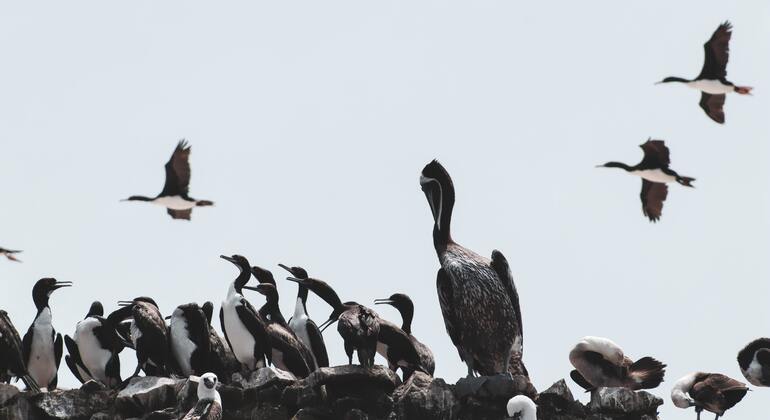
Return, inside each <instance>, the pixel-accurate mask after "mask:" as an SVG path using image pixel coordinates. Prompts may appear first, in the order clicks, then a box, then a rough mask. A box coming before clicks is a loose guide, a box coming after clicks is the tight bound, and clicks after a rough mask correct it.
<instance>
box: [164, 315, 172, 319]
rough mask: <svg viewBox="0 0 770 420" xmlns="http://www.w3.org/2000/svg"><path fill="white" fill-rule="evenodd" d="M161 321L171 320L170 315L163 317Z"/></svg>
mask: <svg viewBox="0 0 770 420" xmlns="http://www.w3.org/2000/svg"><path fill="white" fill-rule="evenodd" d="M163 319H171V315H168V316H164V317H163Z"/></svg>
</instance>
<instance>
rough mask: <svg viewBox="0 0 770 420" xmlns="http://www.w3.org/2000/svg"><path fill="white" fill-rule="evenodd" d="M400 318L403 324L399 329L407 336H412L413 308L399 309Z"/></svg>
mask: <svg viewBox="0 0 770 420" xmlns="http://www.w3.org/2000/svg"><path fill="white" fill-rule="evenodd" d="M400 311H401V318H402V319H403V323H402V324H401V329H402V330H404V332H405V333H407V334H412V318H414V308H409V307H406V308H401V310H400Z"/></svg>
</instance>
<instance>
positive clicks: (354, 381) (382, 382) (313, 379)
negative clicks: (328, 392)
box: [300, 365, 400, 393]
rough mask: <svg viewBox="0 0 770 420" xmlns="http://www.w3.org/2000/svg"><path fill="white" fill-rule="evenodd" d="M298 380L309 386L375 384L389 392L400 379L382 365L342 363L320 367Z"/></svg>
mask: <svg viewBox="0 0 770 420" xmlns="http://www.w3.org/2000/svg"><path fill="white" fill-rule="evenodd" d="M300 382H301V383H302V384H304V385H305V386H310V387H318V386H321V385H329V386H348V385H353V386H356V385H366V386H377V387H381V388H382V389H383V390H385V391H386V392H388V393H390V392H393V390H394V389H395V388H396V387H397V386H398V385H399V383H400V379H399V378H398V376H397V375H396V374H395V373H394V372H393V371H392V370H390V369H388V368H386V367H384V366H379V365H377V366H373V367H371V368H368V369H367V368H365V367H362V366H359V365H343V366H335V367H326V368H320V369H318V370H316V371H315V372H312V373H311V374H310V375H308V377H307V378H305V379H303V380H302V381H300Z"/></svg>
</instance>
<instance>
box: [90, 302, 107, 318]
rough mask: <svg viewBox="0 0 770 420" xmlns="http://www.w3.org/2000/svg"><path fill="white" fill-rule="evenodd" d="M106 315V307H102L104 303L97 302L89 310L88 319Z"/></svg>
mask: <svg viewBox="0 0 770 420" xmlns="http://www.w3.org/2000/svg"><path fill="white" fill-rule="evenodd" d="M102 315H104V306H102V303H101V302H99V301H98V300H95V301H94V302H93V303H92V304H91V307H90V308H88V313H87V314H86V318H88V317H89V316H102Z"/></svg>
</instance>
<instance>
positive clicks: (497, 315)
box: [420, 160, 528, 377]
mask: <svg viewBox="0 0 770 420" xmlns="http://www.w3.org/2000/svg"><path fill="white" fill-rule="evenodd" d="M420 186H421V188H422V191H423V192H424V193H425V197H426V198H427V199H428V204H429V205H430V210H431V213H432V214H433V246H434V248H435V249H436V254H437V255H438V260H439V263H440V264H441V268H439V270H438V273H437V276H436V288H437V289H438V296H439V303H440V306H441V313H442V315H443V317H444V326H445V327H446V331H447V333H448V334H449V338H451V339H452V343H453V344H454V345H455V347H457V351H458V353H459V355H460V359H461V360H463V361H464V362H465V363H466V365H467V366H468V376H469V377H471V376H475V374H476V373H480V374H481V375H495V374H498V373H504V372H510V373H511V374H522V375H525V376H528V374H527V369H526V368H525V367H524V363H523V361H522V360H521V358H522V354H523V348H524V347H523V343H524V338H523V330H522V321H521V308H520V306H519V295H518V292H517V291H516V285H515V284H514V282H513V275H512V274H511V270H510V268H509V266H508V261H507V260H506V259H505V257H504V256H503V254H502V253H501V252H500V251H497V250H494V251H492V259H491V260H490V259H488V258H484V257H482V256H480V255H478V254H476V253H475V252H473V251H471V250H470V249H467V248H465V247H462V246H460V245H459V244H457V243H456V242H455V241H454V240H453V239H452V236H451V234H450V223H451V221H452V209H453V207H454V203H455V189H454V184H453V183H452V178H451V177H450V176H449V173H448V172H447V171H446V169H444V167H443V166H441V164H440V163H438V161H436V160H434V161H432V162H430V163H428V164H427V165H426V166H425V168H423V170H422V173H421V175H420ZM482 204H483V203H482Z"/></svg>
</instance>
